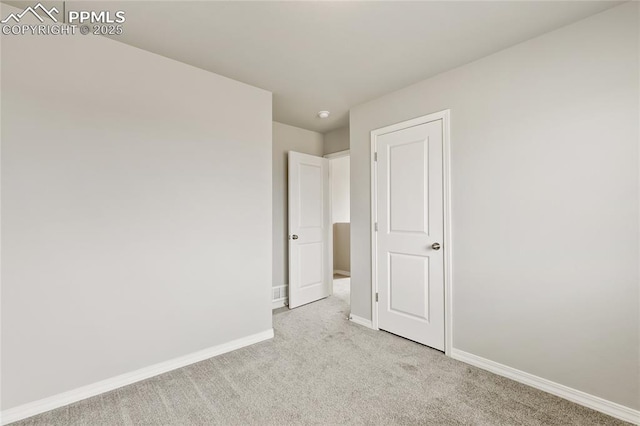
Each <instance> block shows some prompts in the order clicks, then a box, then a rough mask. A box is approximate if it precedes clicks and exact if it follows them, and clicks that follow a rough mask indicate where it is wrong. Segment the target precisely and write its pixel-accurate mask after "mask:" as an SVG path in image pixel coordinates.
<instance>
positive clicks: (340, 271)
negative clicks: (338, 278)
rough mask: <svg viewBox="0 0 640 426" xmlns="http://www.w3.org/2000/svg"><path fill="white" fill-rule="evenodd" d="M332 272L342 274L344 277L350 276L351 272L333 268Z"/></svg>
mask: <svg viewBox="0 0 640 426" xmlns="http://www.w3.org/2000/svg"><path fill="white" fill-rule="evenodd" d="M333 273H334V274H339V275H344V276H346V277H350V276H351V272H349V271H343V270H342V269H334V270H333Z"/></svg>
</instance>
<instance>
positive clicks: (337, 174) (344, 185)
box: [325, 150, 351, 304]
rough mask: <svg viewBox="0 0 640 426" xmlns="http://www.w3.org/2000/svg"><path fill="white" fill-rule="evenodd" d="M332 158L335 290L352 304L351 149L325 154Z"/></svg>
mask: <svg viewBox="0 0 640 426" xmlns="http://www.w3.org/2000/svg"><path fill="white" fill-rule="evenodd" d="M325 158H327V159H328V160H329V181H330V186H331V227H332V237H333V238H332V240H333V288H332V294H333V295H334V296H336V297H339V298H342V299H344V300H345V301H346V302H347V304H350V293H351V291H350V290H351V208H350V206H351V198H350V180H351V172H350V161H351V159H350V157H349V151H348V150H347V151H340V152H336V153H333V154H328V155H325Z"/></svg>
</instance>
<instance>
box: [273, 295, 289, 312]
mask: <svg viewBox="0 0 640 426" xmlns="http://www.w3.org/2000/svg"><path fill="white" fill-rule="evenodd" d="M285 306H289V298H288V297H285V298H284V299H277V300H274V301H273V302H271V309H272V310H273V309H280V308H284V307H285Z"/></svg>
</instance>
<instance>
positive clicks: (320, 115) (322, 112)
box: [318, 111, 331, 118]
mask: <svg viewBox="0 0 640 426" xmlns="http://www.w3.org/2000/svg"><path fill="white" fill-rule="evenodd" d="M329 114H331V113H330V112H329V111H320V112H319V113H318V117H320V118H327V117H329Z"/></svg>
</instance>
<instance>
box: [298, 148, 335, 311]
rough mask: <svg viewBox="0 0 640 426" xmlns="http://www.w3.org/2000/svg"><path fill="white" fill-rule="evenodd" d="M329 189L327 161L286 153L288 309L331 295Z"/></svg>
mask: <svg viewBox="0 0 640 426" xmlns="http://www.w3.org/2000/svg"><path fill="white" fill-rule="evenodd" d="M329 188H330V186H329V160H327V159H326V158H321V157H315V156H313V155H307V154H301V153H299V152H293V151H290V152H289V308H296V307H298V306H300V305H304V304H307V303H310V302H315V301H316V300H319V299H322V298H324V297H327V296H329V294H330V293H331V280H332V279H333V273H332V268H333V259H332V257H333V254H332V247H331V212H330V210H329V209H330V198H329V197H330V192H329Z"/></svg>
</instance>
